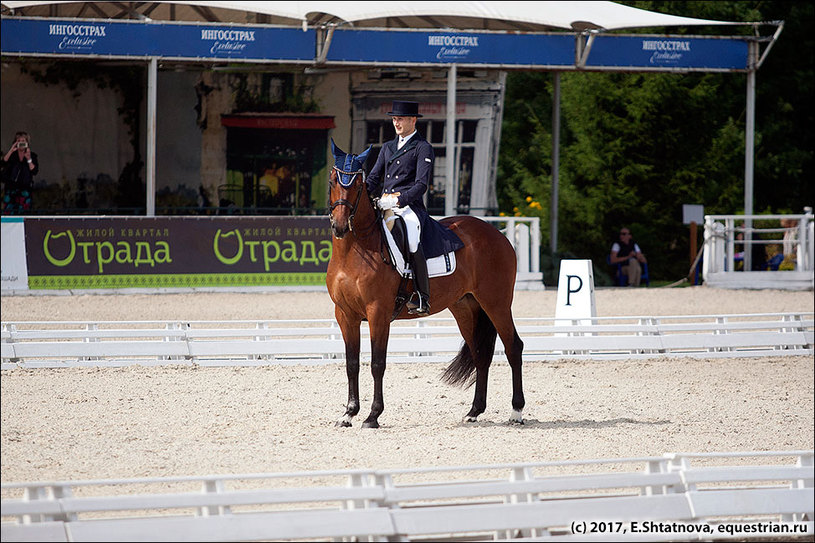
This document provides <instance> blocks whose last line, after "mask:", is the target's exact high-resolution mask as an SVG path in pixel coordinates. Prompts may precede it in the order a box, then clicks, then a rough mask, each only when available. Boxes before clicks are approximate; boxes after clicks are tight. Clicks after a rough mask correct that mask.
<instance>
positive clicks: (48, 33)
mask: <svg viewBox="0 0 815 543" xmlns="http://www.w3.org/2000/svg"><path fill="white" fill-rule="evenodd" d="M315 38H316V33H315V31H314V30H307V31H305V32H304V31H303V30H302V29H299V28H274V27H253V26H245V25H241V26H236V25H209V24H207V25H204V24H178V23H141V22H121V21H115V22H114V21H98V20H90V19H89V20H79V19H9V18H5V17H4V18H3V20H2V33H1V34H0V48H2V51H3V53H30V54H38V53H39V54H63V55H72V56H86V55H87V56H94V55H99V56H127V57H160V58H184V59H208V60H221V59H230V60H279V61H286V60H296V61H306V62H311V61H313V60H314V47H315Z"/></svg>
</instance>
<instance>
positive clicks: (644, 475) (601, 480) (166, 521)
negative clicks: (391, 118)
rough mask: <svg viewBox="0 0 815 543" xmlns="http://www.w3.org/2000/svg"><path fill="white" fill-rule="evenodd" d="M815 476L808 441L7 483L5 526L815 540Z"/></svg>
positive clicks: (53, 536) (198, 533) (34, 532)
mask: <svg viewBox="0 0 815 543" xmlns="http://www.w3.org/2000/svg"><path fill="white" fill-rule="evenodd" d="M813 475H814V474H813V451H811V450H810V451H777V452H747V453H707V454H665V455H663V456H656V457H644V458H621V459H603V460H588V461H564V462H546V463H534V464H532V463H530V464H503V465H492V466H462V467H446V468H416V469H391V470H344V471H320V472H299V473H279V474H248V475H220V476H217V475H213V476H204V477H162V478H147V479H120V480H97V481H73V482H72V481H63V482H38V483H3V484H2V496H3V497H2V524H1V525H0V528H1V529H2V540H3V541H258V540H267V541H268V540H270V541H280V540H306V539H320V540H328V539H332V538H333V539H335V540H339V539H340V538H345V539H344V540H354V541H366V540H367V541H417V540H425V541H426V540H432V541H441V540H454V541H462V540H512V541H519V540H528V541H531V540H534V541H574V540H580V541H585V540H589V541H591V540H609V539H612V540H614V541H659V540H666V541H667V540H670V541H690V540H700V539H701V540H705V541H712V540H727V539H738V540H740V541H743V540H747V539H761V540H762V541H766V540H770V539H782V540H789V539H792V538H794V537H796V536H798V537H800V536H804V537H809V538H810V539H811V534H812V533H813ZM349 538H353V539H349Z"/></svg>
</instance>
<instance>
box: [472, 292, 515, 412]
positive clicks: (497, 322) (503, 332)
mask: <svg viewBox="0 0 815 543" xmlns="http://www.w3.org/2000/svg"><path fill="white" fill-rule="evenodd" d="M496 294H498V293H496V292H495V291H492V292H491V293H490V294H489V295H488V297H487V298H486V299H484V298H482V297H477V299H478V301H479V302H480V303H481V306H482V307H483V308H484V311H486V313H487V315H488V316H489V318H490V320H491V321H492V323H493V325H494V326H495V329H496V330H497V332H498V336H499V337H500V338H501V342H502V343H503V344H504V352H505V353H506V356H507V361H508V362H509V367H510V369H511V370H512V414H511V415H510V417H509V420H510V422H517V423H519V424H523V409H524V405H525V403H526V402H525V400H524V390H523V378H522V374H521V366H522V363H523V350H524V342H523V341H521V338H520V337H519V336H518V331H517V330H516V329H515V323H514V322H513V320H512V307H511V304H512V293H510V294H509V295H508V296H501V295H500V294H498V296H497V297H496V296H495V295H496Z"/></svg>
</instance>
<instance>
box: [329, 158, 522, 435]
mask: <svg viewBox="0 0 815 543" xmlns="http://www.w3.org/2000/svg"><path fill="white" fill-rule="evenodd" d="M332 148H333V153H334V156H335V159H338V160H337V161H335V166H334V167H333V168H332V170H331V172H330V174H329V183H328V184H329V191H328V192H329V194H328V196H329V212H328V215H329V221H330V224H331V232H332V254H331V259H330V261H329V263H328V270H327V274H326V285H327V287H328V292H329V295H330V296H331V299H332V301H333V302H334V307H335V310H334V313H335V317H336V320H337V323H338V324H339V327H340V329H341V331H342V337H343V340H344V343H345V365H346V375H347V379H348V403H347V404H346V409H345V413H344V414H343V415H342V417H341V418H340V419H339V420H338V421H337V422H336V426H341V427H350V426H351V422H352V419H353V417H355V416H356V415H357V414H358V413H359V409H360V405H359V353H360V325H361V323H362V321H365V320H367V321H368V326H369V329H370V338H371V373H372V375H373V379H374V396H373V401H372V404H371V411H370V414H369V415H368V417H367V418H366V419H365V420H364V422H363V423H362V427H363V428H378V427H379V422H378V420H379V416H380V415H381V414H382V412H383V411H384V408H385V404H384V398H383V378H384V375H385V363H386V356H387V348H388V335H389V333H390V323H391V321H392V320H393V319H411V318H420V316H417V315H411V314H409V313H408V312H407V310H406V309H405V308H404V307H402V308H401V311H399V312H398V313H396V311H397V310H398V306H397V305H396V302H395V300H396V298H397V294H398V292H399V288H400V283H401V282H402V281H403V279H402V277H401V275H400V274H399V273H398V272H397V271H396V270H395V268H394V267H393V266H392V265H391V263H390V261H389V260H388V259H387V257H386V256H385V254H386V251H385V247H384V243H385V241H384V233H383V231H382V227H381V212H380V211H379V210H378V209H377V207H376V205H375V201H374V199H373V198H372V197H371V196H370V195H369V194H368V191H367V187H366V184H365V174H364V172H363V170H362V164H364V163H365V159H366V158H367V154H368V152H369V151H370V148H368V150H366V151H365V152H364V153H361V154H360V155H352V154H346V153H345V152H344V151H342V150H341V149H339V148H337V147H336V146H332ZM340 160H341V161H340ZM336 163H339V164H345V165H346V167H345V168H344V169H340V168H339V167H337V166H336ZM348 165H353V167H348ZM344 170H353V171H344ZM440 222H441V223H442V224H444V225H445V226H447V227H448V228H450V229H451V230H452V231H453V232H455V233H456V234H457V235H458V237H459V238H460V239H461V241H462V242H463V243H464V248H462V249H459V250H457V251H456V253H455V257H456V258H455V260H456V269H455V271H454V273H452V274H450V275H446V276H440V277H433V278H431V279H430V304H431V311H430V314H435V313H438V312H440V311H443V310H444V309H449V310H450V312H451V313H452V314H453V316H454V317H455V320H456V323H457V324H458V329H459V331H460V332H461V335H462V337H463V339H464V342H463V344H462V346H461V350H460V351H459V352H458V354H457V355H456V356H455V357H454V358H453V360H452V361H451V362H450V364H449V366H448V367H447V368H446V369H445V370H444V372H443V373H442V376H441V378H442V380H443V381H444V382H447V383H448V384H450V385H458V386H463V387H469V386H472V384H473V383H474V384H475V395H474V398H473V404H472V408H471V409H470V411H469V412H468V413H467V415H466V416H465V417H464V421H466V422H476V421H477V418H478V416H479V415H480V414H482V413H483V412H484V411H485V410H486V407H487V376H488V373H489V368H490V364H491V363H492V358H493V354H494V349H495V338H496V334H497V335H498V336H499V337H500V338H501V341H502V342H503V344H504V350H505V353H506V357H507V359H508V361H509V366H510V368H511V370H512V413H511V415H510V423H517V424H523V407H524V394H523V383H522V377H521V362H522V360H521V359H522V353H523V342H522V341H521V338H520V337H519V336H518V332H517V330H516V328H515V323H514V321H513V317H512V297H513V295H514V292H515V274H516V260H515V258H516V257H515V250H514V249H513V247H512V245H511V244H510V243H509V240H507V238H506V237H505V236H504V235H503V234H501V232H500V231H499V230H498V229H496V228H495V227H494V226H492V225H491V224H489V223H487V222H486V221H483V220H481V219H479V218H477V217H474V216H469V215H457V216H453V217H448V218H445V219H442V220H441V221H440ZM408 285H409V286H411V289H410V290H409V291H410V292H412V285H410V282H408ZM473 374H475V375H473Z"/></svg>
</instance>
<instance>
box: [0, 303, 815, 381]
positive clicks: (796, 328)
mask: <svg viewBox="0 0 815 543" xmlns="http://www.w3.org/2000/svg"><path fill="white" fill-rule="evenodd" d="M813 317H814V315H813V313H766V314H745V315H693V316H687V315H685V316H659V317H630V316H629V317H593V318H591V319H590V322H591V323H592V324H583V322H584V321H586V320H587V319H583V318H580V319H575V320H573V321H570V322H571V323H572V324H568V325H563V324H559V325H557V326H555V325H553V324H554V323H553V321H555V320H556V319H551V318H519V319H516V323H517V328H518V333H519V334H520V336H521V338H522V339H523V341H524V344H525V348H524V361H525V362H536V361H555V360H563V359H564V358H568V359H586V358H590V359H609V360H615V359H642V358H654V357H665V356H685V357H694V358H721V357H755V356H793V355H809V356H812V355H813V353H815V349H814V347H815V345H814V344H815V339H814V338H815V320H813ZM362 332H363V337H362V342H361V344H362V361H363V362H368V361H370V339H369V337H368V336H367V327H365V326H363V327H362ZM390 335H391V339H390V342H389V344H388V361H389V362H397V363H398V362H404V363H408V362H445V363H446V362H449V361H450V358H451V357H452V356H454V355H455V354H456V353H457V352H458V350H459V349H460V347H461V336H460V335H459V331H458V327H457V326H456V325H455V321H454V320H453V319H451V318H444V317H431V318H426V319H419V320H413V321H399V322H394V323H393V324H392V325H391V334H390ZM0 346H1V347H2V369H3V370H8V369H15V368H64V367H84V366H105V367H117V366H128V365H133V364H141V365H148V366H150V365H153V366H154V365H167V364H182V365H183V364H187V365H200V366H255V365H269V364H289V365H292V364H311V365H323V364H334V363H338V362H339V361H342V360H344V357H345V346H344V343H343V340H342V335H341V333H340V330H339V327H337V325H336V323H335V322H334V321H333V320H331V319H312V320H273V321H227V322H223V321H186V322H185V321H114V322H101V321H84V322H56V321H51V322H4V323H2V343H1V345H0ZM418 349H421V350H418ZM564 353H568V354H564ZM496 356H497V357H498V359H499V360H501V359H503V360H504V361H506V357H505V356H504V351H503V348H502V345H501V343H500V341H499V342H497V343H496Z"/></svg>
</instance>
